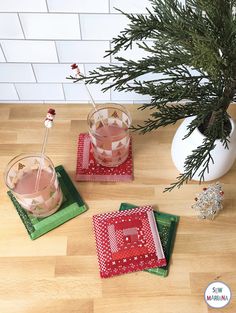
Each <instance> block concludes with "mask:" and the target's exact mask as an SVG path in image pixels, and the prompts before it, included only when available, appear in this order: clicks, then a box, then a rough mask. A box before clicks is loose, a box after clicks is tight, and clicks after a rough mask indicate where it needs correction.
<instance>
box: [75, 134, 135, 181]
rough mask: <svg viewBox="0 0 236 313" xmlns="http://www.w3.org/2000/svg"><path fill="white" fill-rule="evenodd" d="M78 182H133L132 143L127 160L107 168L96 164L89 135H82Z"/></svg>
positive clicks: (78, 154) (78, 159)
mask: <svg viewBox="0 0 236 313" xmlns="http://www.w3.org/2000/svg"><path fill="white" fill-rule="evenodd" d="M75 180H77V181H131V180H133V160H132V143H131V141H130V147H129V156H128V158H127V160H126V161H125V162H124V163H122V164H120V165H118V166H116V167H105V166H102V165H100V164H98V163H97V162H96V160H95V159H94V156H93V153H92V144H91V141H90V137H89V134H87V133H86V134H85V133H83V134H80V135H79V140H78V152H77V166H76V175H75Z"/></svg>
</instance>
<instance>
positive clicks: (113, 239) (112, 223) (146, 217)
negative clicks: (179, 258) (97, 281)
mask: <svg viewBox="0 0 236 313" xmlns="http://www.w3.org/2000/svg"><path fill="white" fill-rule="evenodd" d="M93 226H94V233H95V239H96V248H97V255H98V263H99V268H100V276H101V277H102V278H107V277H111V276H114V275H120V274H125V273H129V272H134V271H140V270H144V269H147V268H152V267H157V266H165V265H166V259H165V255H164V252H163V249H162V245H161V241H160V237H159V233H158V229H157V226H156V221H155V217H154V213H153V210H152V207H151V206H144V207H139V208H134V209H131V210H127V211H120V212H119V211H118V212H117V211H116V212H109V213H103V214H97V215H94V216H93Z"/></svg>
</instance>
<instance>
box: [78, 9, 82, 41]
mask: <svg viewBox="0 0 236 313" xmlns="http://www.w3.org/2000/svg"><path fill="white" fill-rule="evenodd" d="M78 20H79V30H80V38H81V40H83V35H82V27H81V20H80V15H79V14H78Z"/></svg>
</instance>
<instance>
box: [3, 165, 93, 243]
mask: <svg viewBox="0 0 236 313" xmlns="http://www.w3.org/2000/svg"><path fill="white" fill-rule="evenodd" d="M56 173H57V176H58V180H59V183H60V186H61V189H62V193H63V196H64V199H63V203H62V205H61V207H60V208H59V210H58V211H57V212H55V213H54V214H52V215H50V216H47V217H44V218H37V217H34V216H33V215H32V214H29V213H28V212H27V211H26V210H24V209H23V208H22V207H21V205H20V204H19V203H18V202H17V200H16V198H15V197H14V196H13V194H12V193H11V192H10V191H8V192H7V193H8V195H9V197H10V199H11V201H12V202H13V204H14V206H15V208H16V210H17V212H18V214H19V216H20V218H21V220H22V222H23V223H24V225H25V228H26V230H27V231H28V234H29V236H30V238H31V239H36V238H38V237H40V236H42V235H44V234H45V233H47V232H49V231H50V230H52V229H54V228H56V227H58V226H59V225H61V224H63V223H65V222H67V221H68V220H70V219H72V218H74V217H75V216H77V215H80V214H81V213H83V212H85V211H86V210H87V207H86V205H85V203H84V201H83V199H82V198H81V196H80V194H79V192H78V191H77V189H76V188H75V186H74V185H73V183H72V181H71V179H70V177H69V176H68V174H67V173H66V171H65V169H64V168H63V166H61V165H59V166H57V167H56Z"/></svg>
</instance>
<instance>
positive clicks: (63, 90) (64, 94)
mask: <svg viewBox="0 0 236 313" xmlns="http://www.w3.org/2000/svg"><path fill="white" fill-rule="evenodd" d="M61 86H62V92H63V96H64V101H66V93H65V89H64V84H63V83H61Z"/></svg>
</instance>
